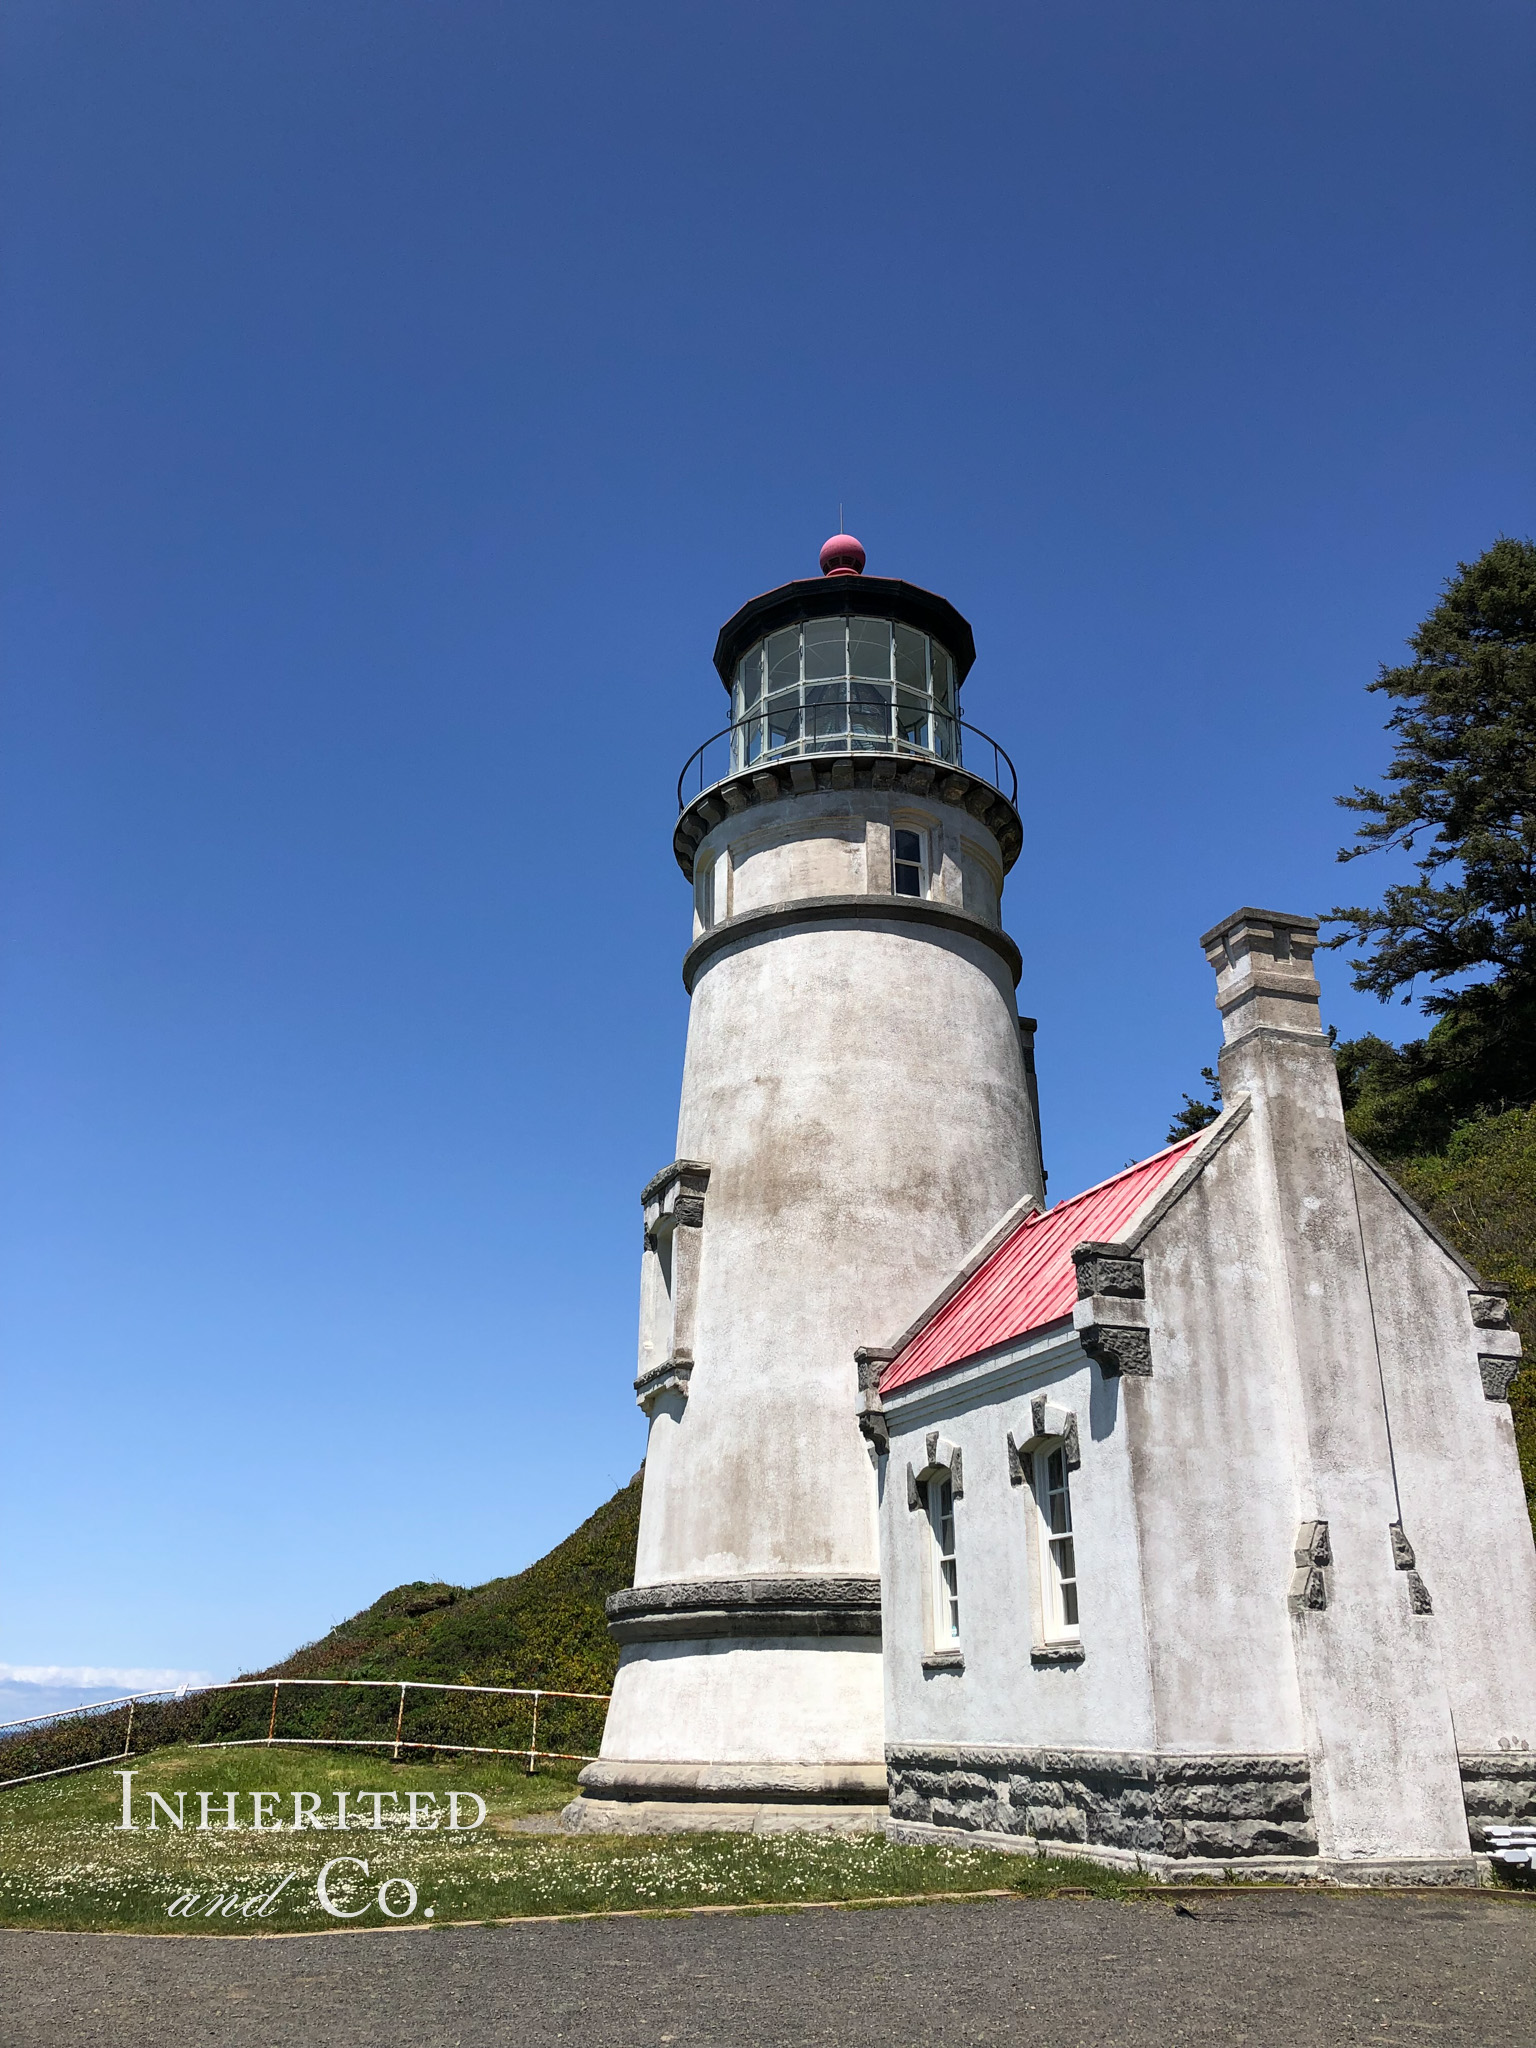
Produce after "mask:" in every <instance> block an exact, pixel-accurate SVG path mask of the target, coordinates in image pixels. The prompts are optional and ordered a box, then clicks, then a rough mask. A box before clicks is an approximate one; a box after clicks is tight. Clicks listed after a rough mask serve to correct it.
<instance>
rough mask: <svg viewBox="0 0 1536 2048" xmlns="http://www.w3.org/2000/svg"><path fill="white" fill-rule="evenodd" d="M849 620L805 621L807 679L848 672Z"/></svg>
mask: <svg viewBox="0 0 1536 2048" xmlns="http://www.w3.org/2000/svg"><path fill="white" fill-rule="evenodd" d="M847 629H848V621H847V620H846V619H807V620H806V622H805V679H806V681H807V682H809V681H810V680H811V679H812V677H816V678H821V677H825V676H845V675H847V673H848V630H847Z"/></svg>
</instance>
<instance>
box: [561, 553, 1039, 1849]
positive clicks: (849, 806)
mask: <svg viewBox="0 0 1536 2048" xmlns="http://www.w3.org/2000/svg"><path fill="white" fill-rule="evenodd" d="M821 562H822V571H823V573H822V575H821V576H820V577H816V578H811V579H807V580H805V581H801V582H795V583H789V584H786V585H784V586H783V587H782V588H780V589H778V590H773V591H770V592H768V593H767V594H766V595H765V596H762V597H758V598H754V599H753V600H752V602H751V603H749V604H747V605H744V606H743V607H742V609H741V610H740V611H738V612H737V613H736V615H735V617H734V618H732V619H730V620H729V621H728V622H727V623H726V625H725V626H724V627H723V628H722V629H721V633H720V637H719V641H718V643H717V645H716V648H715V666H716V669H717V670H718V672H719V675H720V678H721V681H722V682H723V684H724V685H725V688H726V690H727V692H728V694H729V699H730V706H731V710H730V724H729V726H728V728H727V729H726V730H724V731H723V732H722V733H720V734H718V735H717V736H716V737H715V739H714V740H712V741H710V742H708V743H707V744H706V745H705V746H704V747H702V748H701V749H700V750H699V752H698V753H697V754H696V755H695V756H694V757H693V759H692V760H691V761H690V762H689V764H688V767H687V768H686V769H685V771H684V775H683V779H682V783H681V785H680V789H679V800H680V815H679V818H678V822H677V828H676V832H675V834H674V839H673V846H674V851H675V853H676V856H677V861H678V865H679V866H680V867H681V868H682V870H683V873H684V875H685V876H686V877H687V878H688V880H689V881H690V883H691V884H692V887H693V893H694V923H693V942H692V944H691V945H690V947H689V948H688V951H687V953H686V955H685V957H684V960H683V980H684V983H685V985H686V986H687V988H688V991H689V994H690V997H691V999H692V1000H691V1010H690V1015H689V1024H688V1045H687V1054H686V1059H685V1064H684V1071H683V1086H682V1103H681V1109H680V1113H679V1117H678V1130H677V1157H676V1159H675V1160H674V1161H673V1162H672V1163H671V1164H670V1165H669V1166H666V1167H664V1168H663V1169H662V1171H661V1172H660V1173H658V1174H657V1175H656V1176H655V1177H654V1178H653V1179H652V1180H651V1182H650V1183H649V1184H648V1186H647V1187H646V1188H645V1190H644V1193H643V1196H642V1202H643V1206H644V1221H645V1245H644V1253H643V1263H642V1273H641V1291H640V1354H639V1372H638V1377H637V1379H636V1382H635V1391H636V1396H637V1399H638V1400H639V1403H640V1405H641V1407H642V1408H643V1409H644V1411H645V1413H646V1415H647V1417H648V1418H649V1424H650V1433H649V1441H648V1445H647V1451H646V1462H645V1484H644V1494H643V1503H642V1507H641V1515H640V1539H639V1552H638V1556H637V1559H636V1566H635V1584H634V1586H633V1588H632V1589H630V1590H628V1591H626V1592H623V1593H619V1594H617V1595H615V1596H614V1598H613V1599H612V1600H610V1602H609V1626H610V1630H611V1633H612V1634H613V1636H614V1637H615V1639H616V1640H617V1642H618V1643H619V1645H620V1661H619V1670H618V1676H617V1678H616V1680H615V1684H614V1692H613V1700H612V1704H611V1706H610V1709H609V1713H608V1721H607V1727H606V1730H605V1734H604V1738H603V1744H602V1755H601V1758H600V1760H599V1761H598V1762H596V1763H594V1764H591V1765H589V1766H588V1767H587V1768H586V1770H585V1771H584V1772H583V1773H582V1786H583V1791H582V1796H581V1797H580V1798H579V1799H578V1800H577V1801H576V1802H574V1804H573V1806H572V1807H571V1808H570V1809H568V1815H569V1820H570V1824H572V1825H576V1826H585V1827H597V1828H603V1827H610V1828H616V1829H623V1830H626V1831H628V1830H633V1829H635V1828H637V1827H641V1828H644V1827H666V1826H681V1827H690V1826H698V1827H720V1826H742V1827H764V1826H767V1827H774V1826H785V1827H796V1826H800V1827H857V1826H868V1825H871V1824H872V1823H873V1821H874V1820H875V1819H876V1818H877V1817H878V1815H879V1814H880V1813H881V1812H882V1811H883V1809H884V1806H885V1797H886V1792H885V1787H886V1771H885V1761H884V1715H883V1706H882V1684H881V1664H880V1580H879V1559H878V1541H877V1519H876V1510H877V1501H876V1485H877V1476H876V1475H877V1460H876V1458H875V1455H874V1452H873V1449H872V1447H871V1446H870V1445H869V1444H868V1443H866V1442H865V1440H864V1438H863V1437H862V1436H861V1434H860V1431H859V1426H858V1422H857V1418H856V1414H855V1409H856V1395H857V1384H856V1383H857V1379H858V1375H859V1372H860V1370H861V1366H860V1365H859V1364H857V1363H856V1361H855V1347H856V1346H857V1345H858V1344H859V1343H860V1342H861V1340H863V1339H864V1338H866V1337H867V1335H868V1333H869V1331H870V1330H871V1329H880V1328H888V1329H896V1328H900V1327H901V1326H902V1324H903V1323H904V1322H905V1321H907V1320H908V1318H909V1317H910V1316H912V1315H914V1314H915V1313H916V1312H917V1311H918V1310H919V1309H920V1308H921V1307H922V1306H923V1304H924V1303H925V1302H927V1301H928V1300H930V1299H931V1298H932V1296H933V1294H934V1292H935V1290H936V1289H938V1288H939V1287H940V1286H942V1285H943V1284H944V1282H945V1281H946V1280H947V1278H948V1277H949V1276H950V1275H951V1274H953V1273H954V1272H956V1271H957V1270H958V1269H959V1268H960V1266H961V1264H962V1262H963V1261H964V1259H965V1257H966V1254H967V1252H968V1251H969V1250H970V1249H971V1247H972V1246H973V1245H974V1244H975V1243H976V1241H977V1240H979V1239H980V1238H981V1237H982V1236H983V1235H984V1234H985V1233H986V1232H988V1231H990V1230H992V1229H993V1228H994V1226H995V1225H996V1224H997V1222H998V1219H999V1218H1000V1217H1001V1216H1003V1215H1004V1214H1005V1213H1006V1212H1008V1211H1009V1210H1010V1209H1013V1208H1015V1207H1019V1208H1020V1210H1021V1213H1022V1211H1023V1210H1025V1209H1027V1208H1028V1207H1029V1206H1031V1205H1036V1206H1043V1201H1044V1184H1043V1174H1042V1169H1041V1160H1040V1141H1039V1132H1038V1121H1037V1111H1036V1104H1035V1097H1034V1072H1033V1069H1034V1061H1033V1049H1032V1040H1033V1028H1034V1027H1033V1024H1032V1022H1031V1020H1029V1019H1021V1018H1020V1017H1019V1015H1018V1011H1017V1008H1016V1004H1015V996H1014V991H1015V988H1016V986H1017V983H1018V980H1019V975H1020V957H1019V952H1018V949H1017V947H1016V946H1015V945H1014V943H1013V941H1012V940H1011V939H1010V938H1009V937H1008V935H1007V934H1006V933H1005V932H1004V931H1003V929H1002V925H1001V921H1000V909H1001V899H1002V889H1003V878H1004V876H1005V875H1006V873H1007V872H1008V869H1009V868H1010V867H1011V866H1012V864H1013V862H1014V861H1015V860H1016V859H1017V857H1018V854H1019V850H1020V846H1021V843H1022V832H1021V827H1020V821H1019V815H1018V812H1017V810H1016V808H1015V796H1016V784H1015V778H1014V774H1013V769H1012V766H1011V764H1010V763H1009V762H1008V760H1007V757H1006V755H1004V754H1003V753H1002V751H1001V749H999V748H996V747H995V746H994V744H993V743H992V742H991V741H989V740H987V739H986V738H985V737H984V736H983V735H981V734H980V733H977V732H975V731H974V730H973V729H972V728H971V727H969V726H968V725H964V724H963V722H962V718H961V712H960V689H961V685H962V684H963V683H964V681H965V677H966V674H967V671H968V670H969V669H970V666H971V664H972V662H973V660H974V659H975V647H974V642H973V640H972V636H971V629H970V627H969V625H968V624H967V623H966V621H965V620H964V619H963V618H962V617H961V616H960V614H959V613H958V612H957V611H956V610H955V609H954V607H953V606H952V605H950V604H949V603H947V602H946V601H945V600H944V599H943V598H941V597H936V596H934V595H933V594H932V593H931V592H929V591H926V590H920V589H918V588H916V587H915V586H913V585H912V584H909V583H904V582H900V581H896V580H893V579H888V578H884V577H875V576H866V575H865V574H864V573H863V569H864V551H863V549H862V548H861V547H860V546H859V544H858V543H857V542H856V541H854V540H852V539H851V538H850V537H849V536H847V535H839V536H837V537H836V538H835V539H834V540H832V541H829V542H828V543H827V545H826V546H825V547H824V548H823V550H822V556H821ZM877 1364H878V1361H874V1362H872V1367H871V1368H869V1369H873V1366H877Z"/></svg>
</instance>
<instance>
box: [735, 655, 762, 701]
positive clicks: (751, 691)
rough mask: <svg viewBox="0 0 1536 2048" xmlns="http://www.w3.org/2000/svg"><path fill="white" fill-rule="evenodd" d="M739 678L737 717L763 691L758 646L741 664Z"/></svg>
mask: <svg viewBox="0 0 1536 2048" xmlns="http://www.w3.org/2000/svg"><path fill="white" fill-rule="evenodd" d="M739 679H740V684H741V690H740V698H739V709H738V711H737V714H736V715H737V717H738V718H740V717H742V716H744V715H745V713H747V712H748V711H750V710H751V709H752V706H753V705H754V704H755V703H756V702H757V700H758V698H759V697H760V696H761V695H762V693H763V650H762V648H761V647H760V646H758V647H754V648H753V650H752V652H751V653H750V654H749V655H748V656H747V658H746V660H745V661H744V662H743V663H742V664H741V669H740V672H739Z"/></svg>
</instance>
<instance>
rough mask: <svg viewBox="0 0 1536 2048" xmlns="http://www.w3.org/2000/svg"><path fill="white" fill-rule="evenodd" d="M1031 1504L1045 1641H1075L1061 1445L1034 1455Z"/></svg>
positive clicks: (1073, 1556) (1073, 1566)
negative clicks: (1035, 1514)
mask: <svg viewBox="0 0 1536 2048" xmlns="http://www.w3.org/2000/svg"><path fill="white" fill-rule="evenodd" d="M1035 1504H1036V1507H1037V1509H1038V1520H1039V1524H1040V1596H1041V1607H1042V1619H1043V1620H1044V1622H1045V1639H1046V1641H1047V1642H1057V1643H1061V1642H1075V1641H1076V1639H1077V1632H1078V1631H1077V1552H1076V1549H1075V1547H1074V1544H1073V1537H1072V1495H1071V1490H1070V1487H1069V1485H1068V1479H1067V1456H1066V1451H1065V1449H1064V1447H1063V1446H1062V1445H1061V1444H1059V1443H1058V1444H1056V1445H1054V1446H1048V1447H1047V1448H1046V1449H1044V1450H1040V1451H1037V1452H1036V1453H1035Z"/></svg>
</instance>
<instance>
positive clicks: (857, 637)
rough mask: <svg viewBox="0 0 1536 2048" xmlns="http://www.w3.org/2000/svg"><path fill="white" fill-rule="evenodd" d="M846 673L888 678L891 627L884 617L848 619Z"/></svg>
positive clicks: (882, 678) (887, 679)
mask: <svg viewBox="0 0 1536 2048" xmlns="http://www.w3.org/2000/svg"><path fill="white" fill-rule="evenodd" d="M848 673H849V674H850V675H852V676H877V677H878V678H879V679H880V681H881V682H888V681H889V680H890V674H891V629H890V625H889V624H888V622H887V621H886V620H885V619H850V620H849V621H848Z"/></svg>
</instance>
